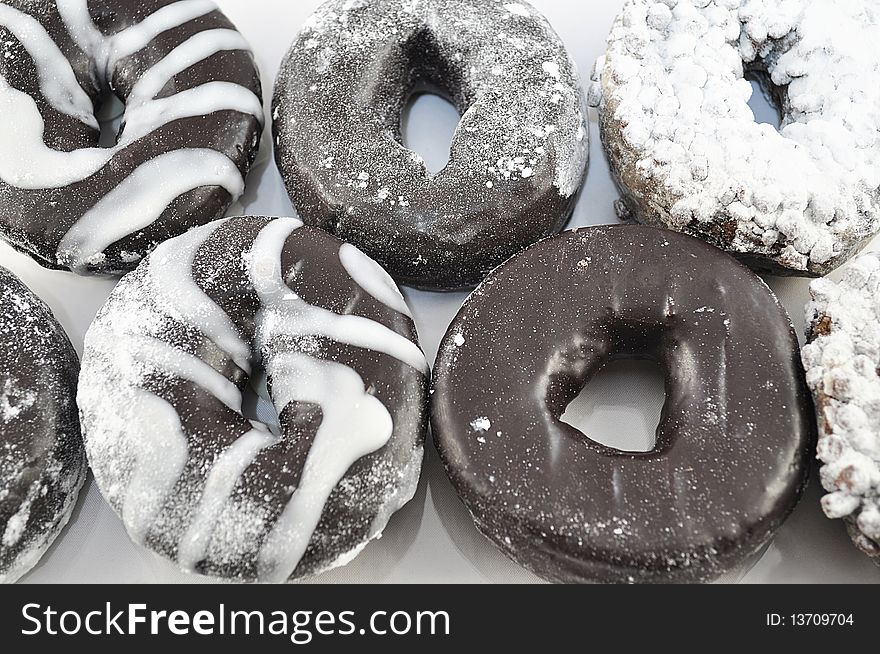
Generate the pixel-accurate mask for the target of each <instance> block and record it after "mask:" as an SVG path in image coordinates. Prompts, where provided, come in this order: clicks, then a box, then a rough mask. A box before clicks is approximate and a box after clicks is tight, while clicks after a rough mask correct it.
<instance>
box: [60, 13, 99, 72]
mask: <svg viewBox="0 0 880 654" xmlns="http://www.w3.org/2000/svg"><path fill="white" fill-rule="evenodd" d="M55 4H56V6H57V7H58V14H59V15H60V16H61V20H62V22H63V23H64V27H65V28H67V33H68V34H70V38H72V39H73V42H74V43H76V45H77V46H78V47H79V49H80V50H82V51H83V52H84V53H85V54H86V55H89V56H90V57H93V58H97V57H98V54H99V52H98V51H99V49H100V47H101V46H100V44H101V42H102V41H103V40H104V38H105V37H104V35H103V34H102V33H101V31H100V30H99V29H98V28H97V26H96V25H95V22H94V21H93V20H92V16H91V14H89V7H88V0H55ZM102 72H103V71H102Z"/></svg>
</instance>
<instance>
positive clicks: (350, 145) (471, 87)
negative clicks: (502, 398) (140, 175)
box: [274, 0, 589, 290]
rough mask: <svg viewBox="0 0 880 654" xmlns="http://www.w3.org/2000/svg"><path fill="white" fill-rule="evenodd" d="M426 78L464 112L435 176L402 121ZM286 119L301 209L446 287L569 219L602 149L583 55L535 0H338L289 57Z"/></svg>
mask: <svg viewBox="0 0 880 654" xmlns="http://www.w3.org/2000/svg"><path fill="white" fill-rule="evenodd" d="M421 92H432V93H437V94H439V95H442V96H445V97H447V98H448V99H449V100H450V101H451V102H452V103H453V104H454V105H455V106H456V107H457V109H458V110H459V112H460V113H461V114H462V119H461V122H460V124H459V126H458V128H457V130H456V132H455V136H454V138H453V141H452V144H451V147H450V158H449V163H448V164H447V166H446V167H445V168H444V169H443V170H442V171H440V172H439V173H437V174H436V175H431V174H430V173H429V172H428V170H427V168H426V166H425V163H424V161H423V160H422V159H421V157H419V156H418V155H417V154H415V153H414V152H412V151H410V150H408V149H407V148H406V147H405V146H404V145H403V137H402V135H401V114H402V111H403V110H404V108H405V107H406V104H407V101H408V99H409V98H411V97H412V96H413V95H415V94H418V93H421ZM274 118H275V123H274V130H275V137H276V160H277V161H278V164H279V167H280V169H281V173H282V175H283V177H284V180H285V182H286V184H287V188H288V190H289V192H290V196H291V198H292V200H293V203H294V205H295V206H296V208H297V210H298V212H299V214H300V216H301V217H302V219H303V220H304V221H305V222H306V223H307V224H309V225H315V226H317V227H321V228H323V229H327V230H328V231H330V232H332V233H334V234H336V235H337V236H339V237H340V238H342V239H344V240H346V241H349V242H351V243H354V244H355V245H357V246H358V247H359V248H361V249H363V250H364V252H366V253H367V254H369V255H370V256H371V257H373V258H374V259H376V261H378V262H379V263H381V264H382V265H383V266H384V267H385V268H386V269H387V270H388V271H389V272H390V273H391V274H392V276H394V278H395V279H397V280H398V281H399V282H401V283H405V284H409V285H412V286H417V287H423V288H429V289H435V290H436V289H455V288H464V287H473V286H474V285H475V284H477V283H478V282H479V281H480V280H481V279H482V278H483V277H484V276H485V275H486V274H487V273H488V272H489V271H490V270H492V269H493V268H494V267H495V266H497V265H498V264H500V263H502V262H503V261H504V260H506V259H507V258H508V257H510V256H511V255H513V254H515V253H517V252H519V251H520V250H522V249H523V248H525V247H527V246H528V245H531V244H532V243H534V242H535V241H537V240H539V239H541V238H543V237H545V236H548V235H550V234H554V233H556V232H558V231H559V230H560V229H561V228H562V227H563V226H564V225H565V223H566V222H567V221H568V219H569V218H570V216H571V214H572V212H573V210H574V205H575V202H576V200H577V197H578V194H579V191H580V189H581V186H582V184H583V181H584V177H585V175H586V168H587V163H588V158H589V130H588V129H587V126H586V122H585V119H586V109H585V98H584V93H583V90H582V87H581V84H580V80H579V76H578V72H577V69H576V67H575V65H574V63H573V62H572V61H571V59H570V57H569V55H568V54H567V52H566V49H565V46H564V45H563V43H562V42H561V41H560V39H559V37H558V36H557V35H556V33H555V32H554V31H553V28H552V27H551V26H550V25H549V23H548V22H547V20H546V19H545V18H544V17H543V16H542V15H541V14H540V12H538V11H536V10H535V9H534V8H532V7H531V6H530V5H528V4H527V3H526V2H503V1H499V0H466V1H465V0H382V1H379V0H357V1H356V2H351V1H350V0H331V1H330V2H327V3H325V4H324V5H322V6H321V7H320V8H319V9H318V11H317V12H316V13H315V14H314V15H313V16H312V17H311V18H310V19H309V20H308V21H307V22H306V24H305V25H304V26H303V28H302V30H301V32H300V33H299V35H298V37H297V38H296V40H295V42H294V43H293V45H292V47H291V49H290V51H289V53H288V54H287V57H286V58H285V60H284V62H283V64H282V67H281V72H280V74H279V77H278V81H277V84H276V89H275V100H274Z"/></svg>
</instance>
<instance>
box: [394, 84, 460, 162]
mask: <svg viewBox="0 0 880 654" xmlns="http://www.w3.org/2000/svg"><path fill="white" fill-rule="evenodd" d="M459 122H461V114H460V113H459V112H458V109H457V108H456V107H455V105H454V104H452V103H451V102H450V101H449V100H447V99H446V98H444V97H443V96H441V95H438V94H436V93H430V92H427V91H422V92H418V93H414V94H412V95H411V96H410V99H409V101H408V102H407V103H406V107H404V109H403V113H402V115H401V119H400V124H401V130H400V131H401V137H402V140H403V146H404V147H405V148H407V149H408V150H411V151H413V152H415V153H416V154H418V155H419V156H420V157H421V158H422V159H423V160H424V162H425V167H426V168H427V169H428V173H429V174H430V175H432V176H433V175H437V174H438V173H439V172H440V171H442V170H443V169H444V168H446V166H447V164H448V163H449V151H450V148H451V147H452V140H453V138H454V137H455V132H456V130H457V129H458V124H459Z"/></svg>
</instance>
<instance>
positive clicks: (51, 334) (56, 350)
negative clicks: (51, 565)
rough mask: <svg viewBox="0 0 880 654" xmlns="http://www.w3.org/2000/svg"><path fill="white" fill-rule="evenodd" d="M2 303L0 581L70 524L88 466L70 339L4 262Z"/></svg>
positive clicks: (22, 569)
mask: <svg viewBox="0 0 880 654" xmlns="http://www.w3.org/2000/svg"><path fill="white" fill-rule="evenodd" d="M0 306H2V307H3V310H2V311H0V583H11V582H14V581H16V580H17V579H18V578H19V577H21V576H22V575H23V574H25V573H26V572H27V571H28V570H30V569H31V568H33V567H34V566H35V565H36V564H37V562H38V561H39V560H40V557H42V556H43V554H44V553H45V551H46V550H47V549H48V548H49V546H50V545H51V544H52V542H53V541H54V540H55V538H56V537H57V536H58V534H59V533H60V532H61V530H62V529H63V528H64V526H65V525H66V524H67V522H68V520H69V519H70V514H71V513H72V511H73V508H74V506H75V505H76V498H77V496H78V495H79V491H80V488H81V487H82V485H83V482H84V481H85V478H86V471H87V466H86V457H85V451H84V450H83V443H82V437H81V436H80V428H79V417H78V416H77V410H76V401H75V398H76V378H77V374H78V373H79V359H78V358H77V356H76V352H75V351H74V349H73V346H72V345H71V344H70V340H68V338H67V335H66V334H65V333H64V330H63V329H62V327H61V325H59V324H58V321H57V320H55V317H54V316H53V315H52V312H51V311H50V310H49V307H47V306H46V305H45V304H43V302H42V301H41V300H40V299H39V298H38V297H37V296H36V295H34V294H33V293H32V292H31V291H30V290H29V289H28V288H27V287H25V285H24V284H22V283H21V282H20V281H19V280H18V278H17V277H15V275H13V274H12V273H10V272H8V271H7V270H5V269H3V268H0Z"/></svg>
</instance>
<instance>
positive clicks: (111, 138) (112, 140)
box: [95, 89, 125, 148]
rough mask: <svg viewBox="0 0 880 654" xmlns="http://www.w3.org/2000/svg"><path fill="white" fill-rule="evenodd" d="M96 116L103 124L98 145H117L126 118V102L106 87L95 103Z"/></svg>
mask: <svg viewBox="0 0 880 654" xmlns="http://www.w3.org/2000/svg"><path fill="white" fill-rule="evenodd" d="M95 118H97V119H98V123H99V124H100V126H101V135H100V137H99V139H98V145H99V146H100V147H102V148H112V147H115V146H116V144H117V143H118V142H119V133H120V130H121V129H122V123H123V120H124V118H125V102H123V100H122V99H121V98H120V97H119V96H117V95H116V94H115V93H113V92H112V91H110V90H109V89H106V90H105V91H104V92H103V93H102V94H101V97H100V98H99V99H98V102H97V103H95Z"/></svg>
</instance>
